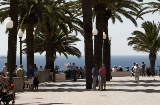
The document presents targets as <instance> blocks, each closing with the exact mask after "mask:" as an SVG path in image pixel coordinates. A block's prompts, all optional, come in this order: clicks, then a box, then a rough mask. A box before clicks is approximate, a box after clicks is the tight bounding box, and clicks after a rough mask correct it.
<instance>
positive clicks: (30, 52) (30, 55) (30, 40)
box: [26, 24, 34, 73]
mask: <svg viewBox="0 0 160 105" xmlns="http://www.w3.org/2000/svg"><path fill="white" fill-rule="evenodd" d="M33 31H34V24H26V44H27V73H28V69H29V65H32V66H33V65H34V47H33V46H34V35H33Z"/></svg>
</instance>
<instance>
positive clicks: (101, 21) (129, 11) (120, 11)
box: [93, 0, 141, 80]
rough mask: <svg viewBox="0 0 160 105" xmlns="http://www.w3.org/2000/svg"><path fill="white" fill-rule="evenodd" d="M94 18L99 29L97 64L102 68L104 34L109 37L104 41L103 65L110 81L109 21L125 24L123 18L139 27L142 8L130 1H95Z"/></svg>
mask: <svg viewBox="0 0 160 105" xmlns="http://www.w3.org/2000/svg"><path fill="white" fill-rule="evenodd" d="M93 7H94V16H96V27H97V29H98V35H97V36H96V39H95V48H94V54H95V63H96V64H98V66H100V65H101V64H102V45H103V36H102V35H103V34H102V33H103V32H105V33H106V35H107V38H106V39H107V40H105V41H104V46H105V47H104V49H103V50H104V52H105V54H104V56H103V59H104V60H103V61H104V62H103V63H104V64H105V66H106V68H107V70H108V76H107V77H108V78H107V80H110V50H109V46H110V45H109V40H108V20H109V19H112V22H113V23H115V21H116V19H117V20H119V21H120V22H123V20H122V18H121V16H122V15H123V16H124V17H126V18H128V19H129V20H131V21H132V22H133V23H134V25H135V26H137V22H136V17H137V18H141V17H140V15H138V11H139V10H140V8H141V6H140V5H139V4H137V3H136V2H134V1H130V0H120V1H117V0H93Z"/></svg>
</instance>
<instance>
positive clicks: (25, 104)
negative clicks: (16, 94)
mask: <svg viewBox="0 0 160 105" xmlns="http://www.w3.org/2000/svg"><path fill="white" fill-rule="evenodd" d="M62 104H64V105H65V104H72V103H45V104H44V103H43V104H41V103H39V102H38V105H62ZM16 105H31V103H23V104H16Z"/></svg>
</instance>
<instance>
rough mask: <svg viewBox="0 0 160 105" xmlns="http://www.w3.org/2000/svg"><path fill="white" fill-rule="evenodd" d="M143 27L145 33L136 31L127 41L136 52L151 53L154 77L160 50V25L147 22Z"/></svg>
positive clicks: (150, 58) (151, 67)
mask: <svg viewBox="0 0 160 105" xmlns="http://www.w3.org/2000/svg"><path fill="white" fill-rule="evenodd" d="M141 27H142V28H143V29H144V32H141V31H134V32H133V33H132V35H134V36H133V37H129V38H128V39H127V40H129V42H128V45H129V46H133V49H134V50H136V51H142V52H147V53H149V60H150V69H151V71H152V73H153V75H154V74H155V73H154V70H155V61H156V55H157V52H158V51H159V50H160V23H158V24H156V23H154V21H153V22H149V21H146V22H144V23H142V26H141Z"/></svg>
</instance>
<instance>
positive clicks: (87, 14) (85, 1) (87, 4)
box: [82, 0, 93, 89]
mask: <svg viewBox="0 0 160 105" xmlns="http://www.w3.org/2000/svg"><path fill="white" fill-rule="evenodd" d="M82 12H83V30H84V43H85V69H86V89H92V67H93V41H92V0H82Z"/></svg>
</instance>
